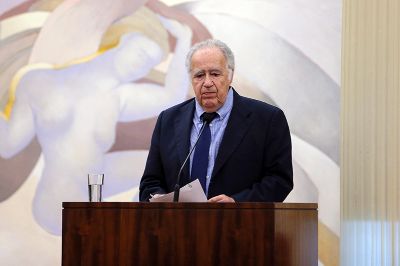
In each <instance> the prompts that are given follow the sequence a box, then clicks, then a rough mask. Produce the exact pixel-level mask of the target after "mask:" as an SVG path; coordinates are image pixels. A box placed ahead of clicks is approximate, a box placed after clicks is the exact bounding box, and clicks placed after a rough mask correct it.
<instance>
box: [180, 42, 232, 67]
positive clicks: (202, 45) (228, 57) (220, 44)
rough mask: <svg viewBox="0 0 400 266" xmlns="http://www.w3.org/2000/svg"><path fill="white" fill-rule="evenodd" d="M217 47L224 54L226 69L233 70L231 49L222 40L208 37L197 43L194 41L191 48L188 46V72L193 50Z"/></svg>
mask: <svg viewBox="0 0 400 266" xmlns="http://www.w3.org/2000/svg"><path fill="white" fill-rule="evenodd" d="M213 47H216V48H218V49H219V50H220V51H221V52H222V54H223V55H224V57H225V59H226V62H227V67H228V69H230V70H231V72H233V71H234V70H235V57H234V55H233V53H232V50H231V49H230V48H229V47H228V45H226V44H225V43H224V42H222V41H220V40H216V39H208V40H205V41H202V42H199V43H196V44H195V45H194V46H193V47H192V48H190V50H189V52H188V54H187V56H186V69H187V71H188V72H190V71H191V69H190V65H191V63H192V57H193V54H194V53H195V52H197V51H198V50H201V49H204V48H213Z"/></svg>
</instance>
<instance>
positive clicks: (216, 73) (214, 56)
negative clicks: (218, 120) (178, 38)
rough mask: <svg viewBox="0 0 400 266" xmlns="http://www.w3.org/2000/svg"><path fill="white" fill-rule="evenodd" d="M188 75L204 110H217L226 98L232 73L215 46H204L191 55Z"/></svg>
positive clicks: (209, 111)
mask: <svg viewBox="0 0 400 266" xmlns="http://www.w3.org/2000/svg"><path fill="white" fill-rule="evenodd" d="M190 76H191V79H192V86H193V90H194V93H195V95H196V98H197V101H198V102H199V103H200V105H201V107H203V109H204V111H206V112H208V113H211V112H215V111H217V110H218V109H219V108H220V107H221V106H222V105H223V104H224V103H225V100H226V96H227V95H228V90H229V86H230V85H231V82H232V77H231V76H232V75H230V71H229V70H228V66H227V62H226V59H225V57H224V55H223V54H222V52H221V51H220V50H219V48H216V47H212V48H209V47H206V48H203V49H200V50H198V51H196V52H195V53H194V54H193V56H192V61H191V71H190Z"/></svg>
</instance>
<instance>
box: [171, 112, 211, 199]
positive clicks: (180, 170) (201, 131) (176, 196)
mask: <svg viewBox="0 0 400 266" xmlns="http://www.w3.org/2000/svg"><path fill="white" fill-rule="evenodd" d="M207 123H209V121H207V120H205V121H204V123H203V125H202V126H201V129H200V133H199V136H198V137H197V139H196V142H195V143H194V145H193V147H192V149H191V150H190V152H189V154H188V155H187V156H186V159H185V161H183V164H182V166H181V168H180V169H179V172H178V178H177V179H176V184H175V187H174V202H178V201H179V191H180V186H179V182H180V181H181V176H182V171H183V168H184V167H185V165H186V162H187V161H188V160H189V158H190V155H191V154H192V152H193V151H194V149H195V148H196V146H197V143H198V142H199V140H200V136H201V134H202V133H203V130H204V128H205V126H206V124H207Z"/></svg>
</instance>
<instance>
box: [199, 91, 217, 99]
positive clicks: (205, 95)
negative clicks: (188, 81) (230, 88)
mask: <svg viewBox="0 0 400 266" xmlns="http://www.w3.org/2000/svg"><path fill="white" fill-rule="evenodd" d="M201 96H202V97H203V98H215V97H216V96H217V93H216V92H203V93H202V94H201Z"/></svg>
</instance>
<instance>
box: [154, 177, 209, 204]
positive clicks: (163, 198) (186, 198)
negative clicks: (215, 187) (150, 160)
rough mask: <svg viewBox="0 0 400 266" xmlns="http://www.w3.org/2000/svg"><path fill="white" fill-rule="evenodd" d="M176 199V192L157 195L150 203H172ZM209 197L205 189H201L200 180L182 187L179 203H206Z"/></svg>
mask: <svg viewBox="0 0 400 266" xmlns="http://www.w3.org/2000/svg"><path fill="white" fill-rule="evenodd" d="M173 199H174V192H171V193H168V194H156V195H154V196H153V197H152V198H151V199H150V202H172V201H173ZM206 201H207V197H206V194H204V191H203V188H202V187H201V184H200V181H199V180H198V179H196V180H194V181H193V182H191V183H189V184H187V185H186V186H184V187H181V191H180V193H179V202H206Z"/></svg>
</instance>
